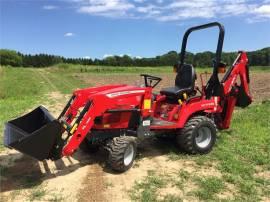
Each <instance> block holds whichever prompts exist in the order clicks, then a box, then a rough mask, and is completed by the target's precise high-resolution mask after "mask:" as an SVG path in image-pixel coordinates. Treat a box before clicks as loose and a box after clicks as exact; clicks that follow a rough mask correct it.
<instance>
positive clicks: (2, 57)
mask: <svg viewBox="0 0 270 202" xmlns="http://www.w3.org/2000/svg"><path fill="white" fill-rule="evenodd" d="M0 64H1V65H11V66H13V67H19V66H22V56H21V55H19V53H17V52H16V51H13V50H7V49H0Z"/></svg>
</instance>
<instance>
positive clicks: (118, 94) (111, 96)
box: [106, 90, 145, 98]
mask: <svg viewBox="0 0 270 202" xmlns="http://www.w3.org/2000/svg"><path fill="white" fill-rule="evenodd" d="M144 92H145V91H144V90H133V91H121V92H116V93H110V94H107V95H106V96H107V97H109V98H113V97H117V96H120V95H128V94H136V93H144Z"/></svg>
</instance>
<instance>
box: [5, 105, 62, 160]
mask: <svg viewBox="0 0 270 202" xmlns="http://www.w3.org/2000/svg"><path fill="white" fill-rule="evenodd" d="M61 130H62V127H61V125H60V123H59V122H58V120H56V119H55V118H54V117H53V116H52V115H51V114H50V113H49V112H48V110H47V109H46V108H44V107H42V106H40V107H38V108H36V109H34V110H33V111H32V112H30V113H28V114H26V115H24V116H22V117H19V118H17V119H14V120H11V121H8V122H7V123H5V131H4V145H5V146H7V147H10V148H14V149H16V150H18V151H20V152H22V153H24V154H27V155H29V156H32V157H34V158H36V159H38V160H44V159H47V158H49V157H50V154H51V152H52V150H53V148H54V146H55V144H56V140H57V138H59V136H61Z"/></svg>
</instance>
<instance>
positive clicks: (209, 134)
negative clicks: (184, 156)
mask: <svg viewBox="0 0 270 202" xmlns="http://www.w3.org/2000/svg"><path fill="white" fill-rule="evenodd" d="M176 140H177V144H178V145H179V147H180V149H182V150H183V151H184V152H187V153H189V154H206V153H209V152H210V151H211V150H212V148H213V146H214V144H215V142H216V126H215V124H214V122H213V121H212V120H211V119H209V118H208V117H206V116H195V117H193V118H191V119H190V120H188V122H187V123H186V124H185V127H184V128H183V129H182V130H181V134H179V135H177V137H176Z"/></svg>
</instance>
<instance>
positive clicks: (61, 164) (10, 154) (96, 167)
mask: <svg viewBox="0 0 270 202" xmlns="http://www.w3.org/2000/svg"><path fill="white" fill-rule="evenodd" d="M157 75H158V76H161V77H162V78H163V81H162V83H161V85H160V86H159V87H158V88H157V91H158V90H159V89H161V88H163V87H166V86H172V85H173V83H174V75H173V74H157ZM75 76H76V77H80V79H82V80H84V81H85V82H86V83H88V84H89V85H90V86H96V85H104V84H109V83H110V84H112V83H127V84H138V83H140V81H142V80H140V78H139V76H137V75H135V74H127V75H121V74H120V75H100V76H99V77H98V78H97V75H85V74H76V75H75ZM136 76H137V77H138V79H136ZM136 80H137V81H136ZM269 81H270V73H269V72H264V73H251V93H252V95H253V97H254V100H255V101H256V102H260V101H263V100H265V99H270V82H269ZM52 87H53V89H55V91H54V92H52V93H50V94H49V95H48V97H49V101H48V103H45V104H44V105H45V106H46V107H47V108H48V109H49V110H50V111H51V112H52V113H53V114H54V115H55V116H57V115H58V114H59V113H60V112H61V110H62V109H63V107H64V105H65V103H66V101H67V99H68V97H69V95H63V94H61V93H59V92H58V91H57V89H56V88H55V86H54V85H53V84H52ZM167 146H168V145H167ZM172 146H173V143H172ZM162 147H163V143H160V141H158V140H155V139H154V140H151V141H146V142H144V143H143V144H142V145H140V147H139V148H138V153H139V154H138V158H137V159H136V162H135V165H134V166H133V167H132V168H131V169H130V170H129V171H127V172H125V173H122V174H120V173H116V172H113V171H112V170H110V168H108V166H107V165H106V155H107V154H106V152H105V151H102V150H101V151H99V152H98V153H97V154H85V153H83V152H81V151H77V152H76V153H75V154H74V155H73V156H72V157H65V158H62V159H60V160H58V161H55V162H53V161H50V160H48V161H43V162H38V161H36V160H34V159H32V158H30V157H28V156H25V155H23V154H20V153H18V152H16V151H14V150H8V149H7V150H5V151H3V152H2V153H0V166H1V167H3V169H2V170H1V176H0V177H1V179H0V188H1V193H0V198H1V199H2V201H29V200H30V199H33V197H36V195H35V191H36V190H37V189H42V190H44V191H45V194H44V196H41V198H37V197H36V198H34V200H40V201H44V200H56V199H58V200H63V201H66V200H68V201H130V197H129V191H130V190H131V188H132V186H133V185H134V183H135V181H140V180H142V179H143V178H144V177H145V176H147V172H148V171H149V170H155V171H156V172H157V173H160V174H163V173H165V172H166V173H167V174H168V173H176V172H178V171H179V170H180V169H182V170H185V171H187V172H188V173H190V174H191V175H198V176H215V177H220V176H221V173H219V171H218V170H217V169H216V167H215V162H213V165H211V166H198V165H196V163H195V162H194V161H192V160H188V159H179V160H176V161H171V160H170V159H169V158H168V152H167V150H166V149H163V148H162ZM257 175H258V176H261V177H263V178H268V179H269V172H258V174H257ZM195 186H196V185H194V184H192V183H188V184H185V186H184V187H185V188H184V190H182V192H181V193H180V192H179V191H178V192H177V190H176V189H175V187H166V188H164V189H162V190H160V193H159V197H162V196H164V195H165V194H167V193H171V194H178V195H179V196H180V197H182V198H183V199H185V200H187V201H189V200H195V199H194V198H189V196H186V193H188V192H190V191H192V190H193V189H194V187H195ZM229 190H232V191H231V192H226V193H222V194H220V198H224V196H225V199H228V198H230V197H231V196H232V193H233V190H234V187H229ZM185 197H187V198H185ZM190 197H191V196H190Z"/></svg>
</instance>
